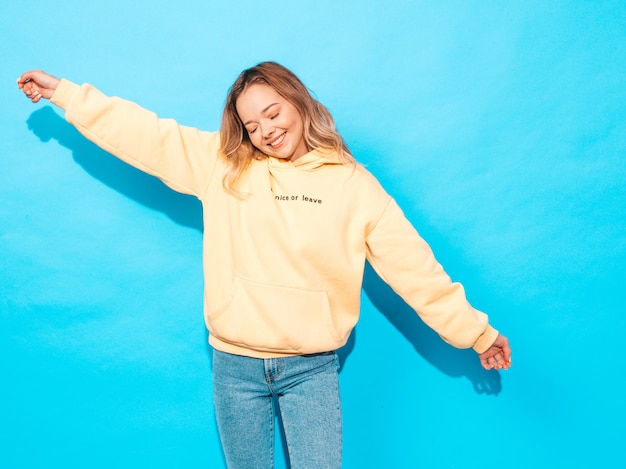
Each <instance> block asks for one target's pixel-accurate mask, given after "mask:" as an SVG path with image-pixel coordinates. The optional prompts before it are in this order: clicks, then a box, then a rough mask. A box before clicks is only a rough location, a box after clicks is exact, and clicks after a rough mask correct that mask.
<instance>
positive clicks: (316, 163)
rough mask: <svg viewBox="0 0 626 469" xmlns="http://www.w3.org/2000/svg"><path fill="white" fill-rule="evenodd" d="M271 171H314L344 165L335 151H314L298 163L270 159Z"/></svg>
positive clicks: (301, 158) (299, 159)
mask: <svg viewBox="0 0 626 469" xmlns="http://www.w3.org/2000/svg"><path fill="white" fill-rule="evenodd" d="M268 160H269V165H270V169H271V170H274V169H283V168H285V169H286V168H297V169H300V170H303V171H314V170H316V169H319V168H321V167H322V166H325V165H334V164H339V165H341V164H344V162H343V161H341V158H340V157H339V154H338V153H337V152H335V151H334V150H321V149H314V150H311V151H310V152H308V153H306V154H304V155H302V156H301V157H300V158H298V159H297V160H296V161H291V160H285V159H282V158H274V157H273V156H270V157H268Z"/></svg>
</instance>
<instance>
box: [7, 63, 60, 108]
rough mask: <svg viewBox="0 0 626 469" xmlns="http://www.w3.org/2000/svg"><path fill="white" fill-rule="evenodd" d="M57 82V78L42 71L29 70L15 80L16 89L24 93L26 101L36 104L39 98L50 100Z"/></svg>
mask: <svg viewBox="0 0 626 469" xmlns="http://www.w3.org/2000/svg"><path fill="white" fill-rule="evenodd" d="M59 81H60V80H59V79H58V78H56V77H54V76H52V75H50V74H48V73H46V72H44V71H42V70H31V71H30V72H26V73H24V74H22V76H21V77H19V78H18V79H17V87H18V88H19V89H21V90H22V91H24V94H25V95H26V97H27V98H28V99H30V100H31V101H32V102H33V103H37V102H39V100H40V99H41V98H46V99H50V98H51V97H52V95H53V94H54V90H56V89H57V86H58V85H59Z"/></svg>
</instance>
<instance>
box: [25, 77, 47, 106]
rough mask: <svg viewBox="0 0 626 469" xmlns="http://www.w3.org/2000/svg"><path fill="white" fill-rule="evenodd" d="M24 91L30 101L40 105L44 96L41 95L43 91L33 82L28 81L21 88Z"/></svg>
mask: <svg viewBox="0 0 626 469" xmlns="http://www.w3.org/2000/svg"><path fill="white" fill-rule="evenodd" d="M21 88H22V91H24V94H25V95H26V97H27V98H28V99H30V100H31V101H32V102H33V103H38V102H39V101H40V100H41V98H42V97H43V95H42V94H41V90H40V89H39V87H38V86H37V85H36V84H35V82H33V81H27V82H25V83H24V84H22V86H21Z"/></svg>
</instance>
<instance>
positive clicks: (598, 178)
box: [0, 0, 626, 468]
mask: <svg viewBox="0 0 626 469" xmlns="http://www.w3.org/2000/svg"><path fill="white" fill-rule="evenodd" d="M1 10H2V11H1V13H0V23H1V28H0V34H1V36H0V39H1V41H0V54H1V63H2V66H1V67H0V83H2V86H1V87H0V101H1V102H2V112H1V113H0V123H1V126H0V128H1V129H2V139H0V256H1V258H0V347H1V353H0V365H1V374H0V376H1V378H0V379H1V382H0V392H1V393H2V398H1V400H0V467H6V468H40V467H46V468H84V467H122V468H134V467H185V468H192V467H215V468H219V467H223V464H224V463H223V458H222V454H221V450H220V446H219V442H218V436H217V432H216V426H215V423H214V417H213V410H212V400H211V378H210V369H211V362H210V350H209V347H208V345H207V344H206V331H205V328H204V324H203V319H202V310H201V308H202V272H201V257H200V256H201V229H202V221H201V216H200V208H199V204H198V202H197V201H196V200H195V199H192V198H190V197H186V196H182V195H179V194H176V193H174V192H172V191H170V190H169V189H167V188H166V187H165V186H164V185H163V184H161V183H160V182H159V181H157V180H154V179H151V178H150V177H148V176H146V175H144V174H141V173H139V172H138V171H136V170H134V169H132V168H129V167H127V166H125V165H123V164H122V163H120V162H118V161H117V160H115V159H114V158H113V157H111V156H109V155H107V154H106V153H104V152H102V151H101V150H99V149H97V148H96V147H94V146H93V145H92V144H90V143H88V142H86V141H85V140H84V139H82V137H80V136H79V135H78V134H77V132H76V131H75V130H73V128H71V127H70V126H69V125H68V124H66V123H65V121H64V120H63V119H62V115H63V114H62V112H61V111H59V110H58V109H55V108H54V107H53V106H51V105H50V104H46V103H44V104H39V105H34V106H33V105H31V104H30V103H29V102H28V101H27V100H26V99H25V98H23V96H22V95H21V93H19V92H18V91H17V88H16V86H15V79H16V78H17V77H18V76H19V75H20V74H21V73H22V72H23V71H25V70H28V69H32V68H43V69H45V70H47V71H49V72H50V73H53V74H56V75H58V76H64V77H67V78H69V79H71V80H73V81H76V82H83V81H88V82H90V83H92V84H94V85H96V86H98V87H99V88H100V89H102V90H103V91H104V92H106V93H109V94H116V95H119V96H123V97H125V98H128V99H131V100H134V101H136V102H138V103H140V104H142V105H144V106H145V107H148V108H150V109H152V110H154V111H156V112H157V113H158V114H160V115H161V116H163V117H175V118H176V119H177V120H178V121H179V122H181V123H183V124H186V125H193V126H198V127H201V128H205V129H212V130H214V129H217V128H218V126H219V120H220V115H221V108H222V105H223V102H224V98H225V96H226V91H227V89H228V87H229V86H230V84H231V83H232V82H233V81H234V79H235V78H236V76H237V74H238V73H239V72H240V71H241V70H242V69H243V68H246V67H248V66H251V65H254V64H256V63H258V62H260V61H263V60H276V61H278V62H281V63H283V64H284V65H286V66H288V67H289V68H291V69H292V70H294V71H295V72H296V73H297V74H298V75H299V76H300V77H301V78H302V80H303V81H304V82H305V83H306V84H307V85H308V86H309V87H310V88H311V89H312V90H313V91H314V92H315V94H316V96H317V97H318V98H319V99H320V101H322V102H323V103H325V104H326V105H327V106H328V107H329V109H330V110H331V112H332V113H333V115H334V117H335V119H336V121H337V124H338V127H339V128H340V130H341V132H342V134H343V135H344V137H345V139H346V141H347V142H348V144H349V146H350V147H351V149H352V150H353V152H354V154H355V155H356V157H357V158H358V159H359V160H360V161H361V162H363V163H365V164H366V165H367V166H368V168H369V169H370V170H371V171H372V172H373V173H374V174H375V175H376V176H377V177H378V178H379V179H380V180H381V182H382V183H383V185H384V186H385V187H386V188H387V189H388V191H389V192H390V193H391V194H392V195H394V197H396V199H397V200H398V201H399V203H400V205H401V206H402V207H403V209H404V210H405V212H406V214H407V216H408V217H409V218H410V219H411V221H412V222H413V223H414V224H415V225H416V227H417V228H418V230H419V231H420V232H421V234H422V235H423V236H424V237H425V238H426V239H427V240H428V241H429V243H430V244H431V246H432V248H433V250H434V251H435V253H436V255H437V256H438V258H439V260H440V261H441V262H442V263H443V264H444V266H445V268H446V270H447V271H448V272H449V273H450V275H451V276H452V277H453V278H454V279H455V280H458V281H461V282H462V283H463V284H464V285H465V286H466V289H467V292H468V295H469V298H470V300H471V301H472V303H473V304H474V305H475V306H476V307H477V308H480V309H482V310H484V311H487V312H488V313H489V314H490V316H491V320H492V322H493V324H494V325H495V326H496V327H497V328H499V329H500V330H501V331H502V332H503V333H505V335H507V336H508V337H509V339H510V340H511V343H512V345H513V348H514V353H513V367H512V368H511V370H509V371H508V372H502V373H498V372H495V371H493V372H485V371H483V370H482V369H481V368H480V367H479V365H478V360H477V358H476V356H475V354H474V353H473V352H472V351H467V350H465V351H461V350H456V349H453V348H451V347H449V346H447V345H446V344H444V343H443V342H442V341H441V340H440V339H439V338H438V337H437V336H436V335H435V334H434V333H432V332H431V331H430V330H428V329H426V328H425V327H424V326H423V325H422V324H421V322H420V321H419V320H418V319H417V318H416V316H415V315H414V314H413V313H412V312H411V311H410V310H409V309H408V308H407V307H406V306H405V305H404V304H403V303H402V301H401V300H399V299H398V298H397V297H395V296H394V295H393V294H392V293H391V292H390V291H389V289H388V288H387V287H385V285H384V284H382V282H381V281H380V280H378V279H377V277H376V276H375V275H374V274H372V272H371V271H368V272H367V274H366V277H365V284H364V290H363V307H362V318H361V321H360V323H359V325H358V327H357V329H356V331H355V333H354V335H353V336H352V338H351V341H350V343H349V344H348V346H347V347H346V348H345V349H344V350H342V353H341V356H342V362H343V368H342V372H341V380H342V393H343V400H344V418H345V422H344V425H345V441H344V467H346V468H377V467H390V468H411V467H429V468H479V467H484V466H485V465H486V464H488V465H490V466H495V467H498V466H501V467H509V468H527V467H546V468H548V467H581V468H588V467H600V466H609V467H620V466H624V465H626V456H625V454H624V451H623V442H624V440H625V437H626V430H625V428H624V419H625V418H626V409H625V404H624V380H623V375H624V371H625V367H624V363H623V362H622V361H621V356H622V355H621V354H622V350H623V347H622V341H623V337H624V330H625V326H626V314H625V313H626V307H625V306H624V304H625V298H624V296H625V294H624V290H625V289H624V287H623V285H622V284H623V282H624V278H625V274H626V272H625V270H626V269H625V265H626V262H625V261H626V237H625V236H624V233H625V228H626V203H625V202H626V167H625V164H624V158H625V157H626V119H625V115H626V86H625V81H626V80H625V79H626V68H625V67H626V66H625V64H626V4H625V3H624V2H621V1H552V2H545V1H530V0H527V1H524V2H521V1H520V2H516V1H515V2H497V1H440V2H420V1H413V2H411V1H389V2H377V1H371V0H363V1H352V2H342V1H330V0H316V1H302V2H293V1H266V2H258V1H233V2H208V1H207V2H201V1H192V0H176V1H174V0H168V1H165V0H164V1H145V0H137V1H134V2H128V1H125V0H124V1H122V0H108V1H102V0H94V1H91V2H85V1H78V0H65V1H64V2H56V3H50V2H44V1H41V0H33V1H30V2H28V3H26V4H23V3H16V2H13V3H7V2H4V4H3V6H2V9H1ZM278 444H279V455H280V453H281V452H280V445H281V443H280V441H279V442H278ZM284 465H285V463H284V461H282V460H281V458H279V462H278V467H284Z"/></svg>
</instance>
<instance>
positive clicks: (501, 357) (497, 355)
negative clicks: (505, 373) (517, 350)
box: [480, 350, 511, 370]
mask: <svg viewBox="0 0 626 469" xmlns="http://www.w3.org/2000/svg"><path fill="white" fill-rule="evenodd" d="M480 363H481V365H482V366H483V368H484V369H486V370H508V369H509V367H510V366H511V355H510V350H509V354H508V357H507V356H506V354H505V353H504V352H503V351H500V350H497V351H494V352H493V353H492V354H485V355H483V356H481V360H480Z"/></svg>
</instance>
